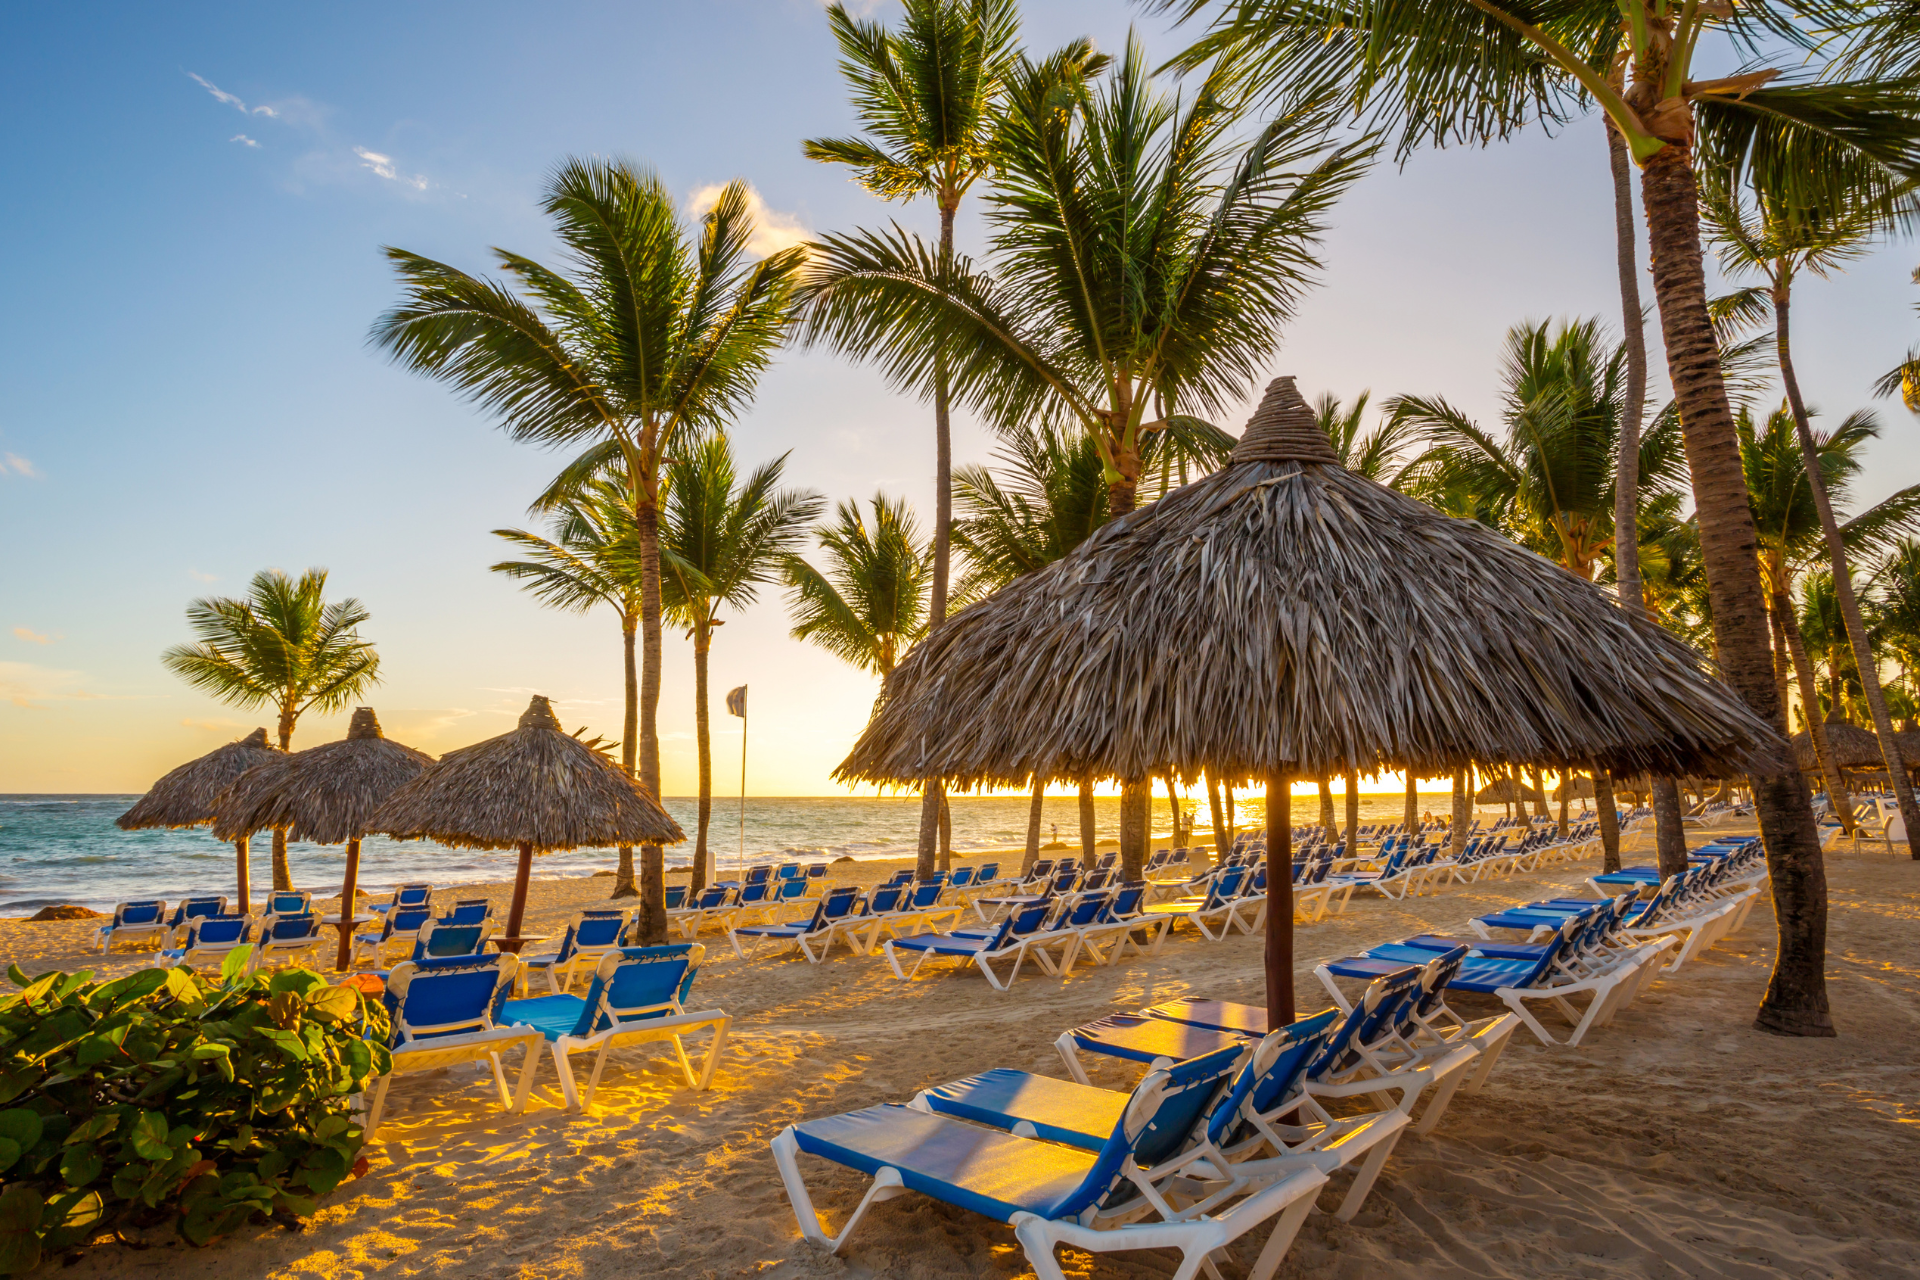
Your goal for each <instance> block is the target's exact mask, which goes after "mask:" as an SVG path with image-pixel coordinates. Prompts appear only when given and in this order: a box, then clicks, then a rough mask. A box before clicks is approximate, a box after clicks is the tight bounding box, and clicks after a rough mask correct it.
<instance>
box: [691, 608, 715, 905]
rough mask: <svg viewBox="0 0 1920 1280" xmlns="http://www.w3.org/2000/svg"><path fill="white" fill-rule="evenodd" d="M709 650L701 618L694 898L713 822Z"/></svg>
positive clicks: (696, 645) (703, 879)
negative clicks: (698, 787) (708, 710)
mask: <svg viewBox="0 0 1920 1280" xmlns="http://www.w3.org/2000/svg"><path fill="white" fill-rule="evenodd" d="M712 650H713V625H712V623H710V622H709V621H708V620H707V619H705V618H702V619H701V620H700V621H698V622H696V623H695V624H694V628H693V736H694V741H695V743H696V745H697V746H698V748H699V752H700V811H699V818H698V819H697V822H696V826H695V834H694V837H693V887H692V888H690V889H689V890H687V897H689V898H695V897H698V896H699V895H700V891H701V890H702V889H705V888H706V887H707V828H708V826H709V825H711V823H712V822H713V732H712V724H711V720H710V717H709V716H708V714H707V657H708V655H709V654H710V653H711V652H712Z"/></svg>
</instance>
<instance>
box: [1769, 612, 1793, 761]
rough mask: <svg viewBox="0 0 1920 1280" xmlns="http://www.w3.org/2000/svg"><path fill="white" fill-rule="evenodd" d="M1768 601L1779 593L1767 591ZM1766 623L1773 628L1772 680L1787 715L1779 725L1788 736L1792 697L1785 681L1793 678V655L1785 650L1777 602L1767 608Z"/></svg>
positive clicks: (1782, 709)
mask: <svg viewBox="0 0 1920 1280" xmlns="http://www.w3.org/2000/svg"><path fill="white" fill-rule="evenodd" d="M1767 598H1768V600H1769V601H1777V600H1778V599H1779V593H1778V592H1773V591H1769V592H1768V594H1767ZM1767 620H1768V624H1769V625H1770V626H1771V627H1772V628H1773V682H1774V684H1775V685H1777V686H1779V689H1780V714H1781V715H1783V716H1786V717H1788V720H1787V722H1786V723H1785V724H1782V725H1781V726H1780V732H1782V733H1784V734H1787V735H1788V736H1789V737H1791V736H1792V734H1793V721H1792V714H1793V711H1792V708H1793V699H1792V698H1791V697H1790V696H1789V695H1788V693H1787V682H1788V681H1790V680H1791V679H1792V678H1793V655H1792V654H1791V653H1789V652H1788V650H1787V629H1786V627H1784V626H1782V625H1781V622H1780V609H1779V606H1778V604H1777V603H1775V604H1773V605H1772V606H1771V607H1769V608H1768V610H1767Z"/></svg>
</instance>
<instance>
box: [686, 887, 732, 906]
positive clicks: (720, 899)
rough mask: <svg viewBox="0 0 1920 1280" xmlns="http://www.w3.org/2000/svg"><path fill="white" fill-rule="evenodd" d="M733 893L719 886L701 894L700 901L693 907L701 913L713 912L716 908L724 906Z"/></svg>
mask: <svg viewBox="0 0 1920 1280" xmlns="http://www.w3.org/2000/svg"><path fill="white" fill-rule="evenodd" d="M732 892H733V890H731V889H729V888H727V887H726V886H725V885H722V884H717V885H714V886H713V887H712V888H710V889H707V890H706V891H705V892H703V893H701V895H700V900H699V901H698V902H696V903H694V904H693V905H694V906H695V907H696V908H698V909H699V910H701V911H711V910H713V909H714V908H715V907H718V906H721V905H722V904H724V903H725V902H726V900H727V895H728V894H730V893H732Z"/></svg>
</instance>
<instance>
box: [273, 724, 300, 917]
mask: <svg viewBox="0 0 1920 1280" xmlns="http://www.w3.org/2000/svg"><path fill="white" fill-rule="evenodd" d="M293 708H294V703H293V695H292V694H291V693H289V694H288V695H287V698H286V700H285V701H283V702H282V703H281V704H280V724H279V730H280V749H281V750H282V751H289V750H291V749H292V747H293V725H294V721H295V720H297V719H298V718H299V712H297V711H295V710H294V709H293ZM273 888H274V892H276V893H278V892H281V891H282V890H290V889H292V888H293V868H292V867H290V866H288V865H287V830H286V828H285V827H275V828H274V829H273Z"/></svg>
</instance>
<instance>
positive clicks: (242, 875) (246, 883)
mask: <svg viewBox="0 0 1920 1280" xmlns="http://www.w3.org/2000/svg"><path fill="white" fill-rule="evenodd" d="M233 871H234V876H235V878H236V879H238V881H239V882H240V914H241V915H243V916H250V915H252V914H253V899H252V898H251V897H250V896H249V894H250V891H251V889H252V880H253V868H252V867H249V866H248V865H247V838H246V837H245V836H241V837H240V838H239V839H238V840H235V841H234V842H233Z"/></svg>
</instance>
